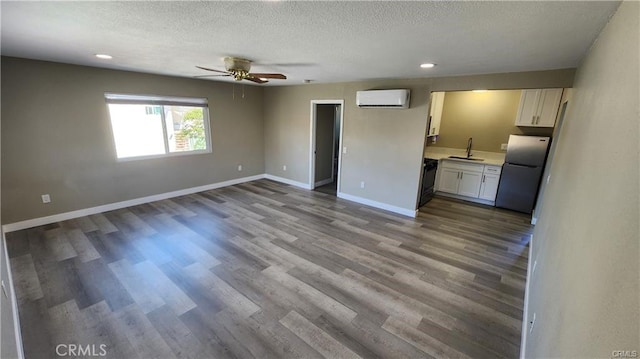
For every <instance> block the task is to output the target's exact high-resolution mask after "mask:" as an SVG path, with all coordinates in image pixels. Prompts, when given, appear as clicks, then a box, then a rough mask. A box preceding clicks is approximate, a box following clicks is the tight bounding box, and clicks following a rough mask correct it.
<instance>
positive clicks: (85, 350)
mask: <svg viewBox="0 0 640 359" xmlns="http://www.w3.org/2000/svg"><path fill="white" fill-rule="evenodd" d="M56 354H58V356H60V357H67V356H68V357H79V356H85V357H103V356H105V355H107V345H106V344H100V345H96V344H87V345H82V344H58V345H56Z"/></svg>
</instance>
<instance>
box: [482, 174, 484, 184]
mask: <svg viewBox="0 0 640 359" xmlns="http://www.w3.org/2000/svg"><path fill="white" fill-rule="evenodd" d="M482 183H484V175H482Z"/></svg>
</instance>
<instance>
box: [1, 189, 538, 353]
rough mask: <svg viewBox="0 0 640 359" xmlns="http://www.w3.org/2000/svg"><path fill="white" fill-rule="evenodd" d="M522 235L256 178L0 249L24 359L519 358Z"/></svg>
mask: <svg viewBox="0 0 640 359" xmlns="http://www.w3.org/2000/svg"><path fill="white" fill-rule="evenodd" d="M530 232H531V228H530V226H529V225H528V217H526V216H523V215H520V214H516V213H512V212H508V211H504V210H499V209H495V208H489V207H483V206H478V205H472V204H466V203H463V202H457V201H451V200H446V199H441V198H435V199H433V200H432V201H431V202H429V203H428V204H427V205H426V206H425V207H424V208H423V209H422V211H421V212H420V215H419V217H418V218H417V219H411V218H407V217H402V216H399V215H395V214H392V213H389V212H385V211H380V210H376V209H372V208H370V207H365V206H361V205H358V204H355V203H352V202H348V201H344V200H341V199H338V198H336V197H334V196H330V195H326V194H324V193H320V192H315V191H305V190H301V189H297V188H295V187H290V186H286V185H282V184H278V183H275V182H271V181H268V180H260V181H255V182H251V183H246V184H242V185H237V186H232V187H227V188H223V189H218V190H213V191H208V192H203V193H199V194H195V195H189V196H183V197H179V198H175V199H172V200H164V201H159V202H154V203H150V204H145V205H140V206H135V207H131V208H127V209H122V210H117V211H112V212H107V213H104V214H99V215H92V216H88V217H83V218H79V219H74V220H70V221H65V222H60V223H56V224H53V225H48V226H43V227H38V228H33V229H29V230H24V231H19V232H13V233H9V234H8V235H7V238H8V250H9V255H10V261H11V268H12V271H13V278H14V283H15V286H16V292H17V297H18V301H19V313H20V321H21V327H22V336H23V341H24V349H25V354H26V357H27V358H53V357H56V353H55V348H56V346H57V345H59V344H71V343H73V344H80V345H82V346H83V347H84V348H86V347H87V346H93V350H94V351H96V352H98V353H100V350H101V348H105V350H106V354H107V355H106V357H110V358H174V357H177V358H213V357H215V358H226V357H238V358H280V357H289V358H320V357H326V358H356V357H362V358H376V357H385V358H401V357H404V358H419V357H426V358H431V357H433V358H442V357H457V358H461V357H473V358H496V357H509V358H515V357H517V356H518V351H519V346H520V328H521V317H522V308H523V294H524V283H525V276H526V268H527V247H526V245H527V242H528V239H529V236H530ZM101 344H103V345H105V346H104V347H100V345H101ZM62 349H65V348H64V347H63V348H62ZM63 351H64V350H63Z"/></svg>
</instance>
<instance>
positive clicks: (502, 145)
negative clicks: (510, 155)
mask: <svg viewBox="0 0 640 359" xmlns="http://www.w3.org/2000/svg"><path fill="white" fill-rule="evenodd" d="M500 149H501V150H503V151H506V150H507V144H506V143H503V144H501V145H500Z"/></svg>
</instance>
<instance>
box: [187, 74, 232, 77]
mask: <svg viewBox="0 0 640 359" xmlns="http://www.w3.org/2000/svg"><path fill="white" fill-rule="evenodd" d="M229 76H231V74H226V75H197V76H193V77H229Z"/></svg>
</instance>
